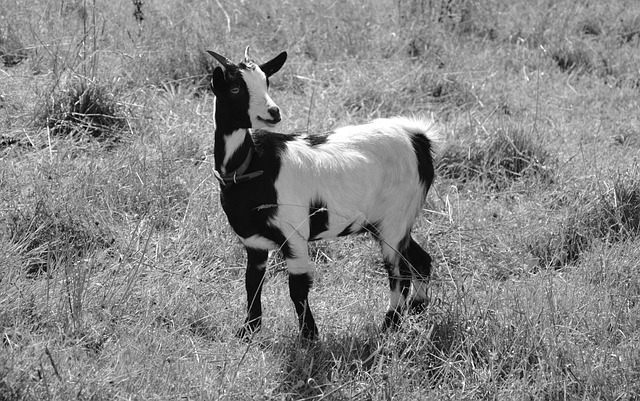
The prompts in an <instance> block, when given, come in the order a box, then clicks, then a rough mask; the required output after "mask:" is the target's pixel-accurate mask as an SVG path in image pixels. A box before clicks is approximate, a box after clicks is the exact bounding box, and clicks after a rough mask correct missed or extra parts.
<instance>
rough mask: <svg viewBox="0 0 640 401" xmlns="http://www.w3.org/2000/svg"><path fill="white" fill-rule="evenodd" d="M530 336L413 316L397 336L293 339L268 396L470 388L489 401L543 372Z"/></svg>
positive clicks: (371, 330)
mask: <svg viewBox="0 0 640 401" xmlns="http://www.w3.org/2000/svg"><path fill="white" fill-rule="evenodd" d="M523 334H525V335H523ZM526 334H529V335H526ZM533 334H535V333H533V332H529V331H526V330H525V332H523V331H522V329H521V328H515V327H512V328H511V329H509V330H506V331H504V330H503V328H502V327H501V326H500V325H499V324H498V322H497V321H494V320H491V319H490V320H488V321H487V320H483V319H480V318H478V319H477V321H468V319H465V318H463V317H462V316H460V315H456V314H453V315H450V316H446V315H445V314H443V315H441V316H437V315H431V316H412V317H410V318H408V319H406V321H405V322H404V323H403V326H402V328H401V329H400V330H398V331H396V332H390V333H380V331H379V330H378V329H377V328H375V327H367V328H365V329H364V330H358V331H357V332H354V333H348V332H344V333H341V334H337V335H330V334H329V335H327V336H326V338H325V339H323V340H322V341H318V342H313V343H305V342H300V341H299V340H298V339H294V340H293V341H286V342H284V343H283V344H282V345H281V346H274V348H273V351H274V352H275V353H278V354H281V355H282V364H281V366H280V368H279V371H280V379H279V380H278V382H279V385H278V387H276V388H275V389H274V390H273V392H274V393H275V394H272V395H276V394H277V395H278V396H281V397H282V396H284V399H295V400H301V399H306V400H319V399H332V400H334V399H335V400H343V399H344V400H348V399H393V398H394V397H400V398H401V399H404V397H415V396H418V395H422V396H424V395H425V394H429V393H432V392H434V391H435V392H437V390H438V388H440V387H442V386H445V387H446V386H452V385H455V384H456V383H457V384H460V385H464V383H470V382H473V381H477V382H479V383H480V384H481V385H480V386H479V387H480V388H482V389H483V390H482V392H483V393H485V394H486V395H489V394H491V393H493V392H494V391H495V390H496V388H497V387H499V386H501V385H506V384H505V383H506V382H509V381H514V380H515V381H518V380H525V381H526V380H528V378H530V377H532V375H535V374H536V373H535V372H538V371H539V370H540V369H541V363H542V362H541V361H542V360H543V359H545V357H544V354H545V353H546V350H545V349H544V346H542V344H541V343H540V342H539V341H532V337H531V335H533ZM501 337H502V338H501ZM507 337H508V338H507ZM500 338H501V339H500ZM503 340H504V341H503ZM483 374H484V376H486V377H485V378H483V377H481V376H482V375H483ZM407 399H409V398H407Z"/></svg>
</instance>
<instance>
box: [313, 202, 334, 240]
mask: <svg viewBox="0 0 640 401" xmlns="http://www.w3.org/2000/svg"><path fill="white" fill-rule="evenodd" d="M328 229H329V211H328V210H327V204H326V203H325V202H324V201H323V200H322V199H319V198H318V199H315V200H314V201H313V202H311V204H310V205H309V241H313V240H316V239H318V238H317V237H318V235H319V234H322V233H323V232H325V231H327V230H328Z"/></svg>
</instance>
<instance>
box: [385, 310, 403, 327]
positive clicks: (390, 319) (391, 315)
mask: <svg viewBox="0 0 640 401" xmlns="http://www.w3.org/2000/svg"><path fill="white" fill-rule="evenodd" d="M400 317H401V316H400V312H398V311H395V310H390V311H387V314H386V315H385V316H384V323H382V331H383V332H386V331H388V330H397V329H398V327H400Z"/></svg>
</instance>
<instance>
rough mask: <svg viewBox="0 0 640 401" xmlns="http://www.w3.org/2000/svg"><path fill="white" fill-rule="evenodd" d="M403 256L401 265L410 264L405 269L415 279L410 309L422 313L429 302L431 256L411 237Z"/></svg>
mask: <svg viewBox="0 0 640 401" xmlns="http://www.w3.org/2000/svg"><path fill="white" fill-rule="evenodd" d="M403 256H404V258H403V260H402V261H401V263H407V262H409V263H410V265H408V266H407V267H406V268H405V269H407V270H410V271H411V276H412V279H413V297H412V298H411V301H410V302H409V308H410V311H411V312H414V313H421V312H423V311H424V310H425V309H426V307H427V303H428V301H429V299H428V296H427V287H428V285H429V279H430V277H431V261H432V260H431V256H429V254H428V253H427V251H425V250H424V249H423V248H422V247H421V246H420V245H418V243H417V242H416V241H415V240H414V239H413V238H411V237H409V244H408V246H407V248H406V250H405V252H404V253H403Z"/></svg>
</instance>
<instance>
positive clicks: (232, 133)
mask: <svg viewBox="0 0 640 401" xmlns="http://www.w3.org/2000/svg"><path fill="white" fill-rule="evenodd" d="M251 148H253V139H252V138H251V134H250V130H249V129H248V128H237V129H224V128H222V129H221V127H217V128H216V134H215V144H214V150H213V152H214V157H215V168H216V170H217V171H218V172H219V173H220V174H228V173H230V172H232V171H234V170H235V169H237V168H238V167H239V166H240V165H241V164H242V163H243V162H244V161H245V159H246V158H247V155H248V154H249V151H250V149H251Z"/></svg>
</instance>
